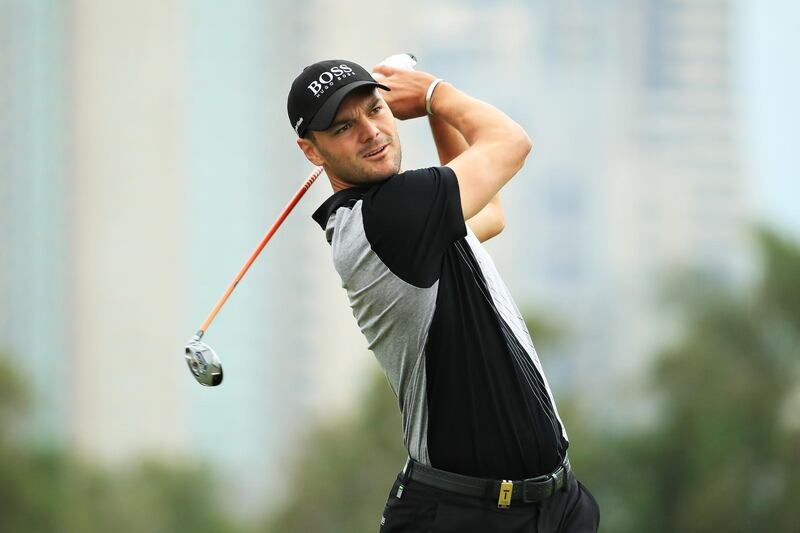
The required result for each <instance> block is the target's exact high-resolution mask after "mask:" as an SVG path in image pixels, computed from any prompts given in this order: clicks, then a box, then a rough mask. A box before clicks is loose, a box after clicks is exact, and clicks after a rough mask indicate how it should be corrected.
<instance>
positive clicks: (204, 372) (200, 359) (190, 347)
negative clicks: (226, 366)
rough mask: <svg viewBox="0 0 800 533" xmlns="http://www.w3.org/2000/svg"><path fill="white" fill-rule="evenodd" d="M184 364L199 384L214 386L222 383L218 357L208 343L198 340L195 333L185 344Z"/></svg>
mask: <svg viewBox="0 0 800 533" xmlns="http://www.w3.org/2000/svg"><path fill="white" fill-rule="evenodd" d="M186 364H187V365H189V370H191V371H192V375H193V376H194V378H195V379H196V380H197V382H198V383H199V384H200V385H205V386H206V387H214V386H216V385H219V384H220V383H222V363H220V362H219V357H217V354H216V353H214V350H212V349H211V347H210V346H209V345H208V344H206V343H204V342H200V338H199V337H198V336H197V335H195V336H194V337H192V340H190V341H189V342H188V343H187V344H186Z"/></svg>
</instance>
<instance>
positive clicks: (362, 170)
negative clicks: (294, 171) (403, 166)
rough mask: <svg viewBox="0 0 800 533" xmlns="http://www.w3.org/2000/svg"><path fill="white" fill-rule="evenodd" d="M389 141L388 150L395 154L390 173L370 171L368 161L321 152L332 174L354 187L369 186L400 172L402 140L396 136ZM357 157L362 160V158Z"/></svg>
mask: <svg viewBox="0 0 800 533" xmlns="http://www.w3.org/2000/svg"><path fill="white" fill-rule="evenodd" d="M388 141H390V142H391V144H390V145H389V146H388V147H387V149H389V148H391V149H392V152H393V153H392V155H391V158H392V165H391V170H390V171H389V172H388V173H387V171H380V170H370V168H369V167H370V163H369V162H368V161H363V160H360V161H359V160H355V159H353V158H343V157H339V156H337V154H334V153H327V152H326V151H323V150H320V152H322V155H323V156H325V160H326V161H327V163H328V166H329V167H330V170H331V172H332V173H333V174H334V175H336V177H338V178H339V179H340V180H342V181H343V182H345V183H349V184H351V185H354V186H360V185H369V184H372V183H377V182H380V181H383V180H385V179H387V178H389V177H391V176H393V175H395V174H397V173H398V172H400V163H401V161H402V159H403V154H402V149H401V147H400V139H399V138H398V137H397V135H396V134H395V136H394V137H390V138H389V139H388ZM318 149H319V148H318ZM356 157H359V158H360V157H361V156H356Z"/></svg>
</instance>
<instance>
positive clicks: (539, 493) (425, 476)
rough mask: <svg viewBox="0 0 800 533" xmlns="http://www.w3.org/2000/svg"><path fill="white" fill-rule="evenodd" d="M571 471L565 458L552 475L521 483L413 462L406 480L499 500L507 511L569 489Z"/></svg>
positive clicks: (411, 460)
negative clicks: (515, 505)
mask: <svg viewBox="0 0 800 533" xmlns="http://www.w3.org/2000/svg"><path fill="white" fill-rule="evenodd" d="M570 470H571V469H570V464H569V459H568V458H567V457H565V458H564V460H563V461H562V462H561V464H560V465H558V468H556V469H555V470H553V471H552V472H550V473H549V474H545V475H542V476H537V477H533V478H528V479H523V480H518V481H513V480H495V479H484V478H478V477H472V476H465V475H462V474H456V473H454V472H447V471H445V470H439V469H438V468H433V467H431V466H427V465H424V464H422V463H419V462H417V461H414V460H413V459H411V458H409V459H408V460H407V461H406V466H405V467H404V468H403V476H404V478H405V479H406V480H408V479H412V480H414V481H418V482H420V483H423V484H425V485H428V486H431V487H434V488H437V489H441V490H445V491H449V492H454V493H456V494H462V495H465V496H473V497H476V498H486V497H488V498H491V499H497V501H498V507H501V508H505V507H508V506H509V505H510V504H511V503H512V502H521V503H533V502H538V501H541V500H544V499H546V498H549V497H550V496H552V495H553V494H555V493H556V492H558V491H559V490H561V489H562V488H564V487H565V486H566V484H567V479H568V474H569V472H570Z"/></svg>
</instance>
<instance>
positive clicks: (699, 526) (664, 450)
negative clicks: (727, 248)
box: [567, 233, 800, 533]
mask: <svg viewBox="0 0 800 533" xmlns="http://www.w3.org/2000/svg"><path fill="white" fill-rule="evenodd" d="M761 245H762V250H763V258H764V265H763V275H762V278H761V280H760V282H759V283H758V284H757V285H756V286H755V287H753V289H752V291H751V292H749V293H745V294H736V293H733V292H731V291H730V290H728V289H726V288H725V287H723V286H721V285H718V284H715V283H714V282H713V280H709V279H708V278H698V279H695V280H693V281H691V280H690V281H688V282H685V284H684V288H683V291H681V293H680V297H679V298H677V300H678V301H680V302H683V303H684V305H685V306H684V308H683V316H684V317H686V324H685V329H684V332H683V335H682V336H681V338H680V339H679V340H678V342H676V343H675V344H673V345H671V346H669V347H667V349H665V350H664V351H663V353H662V354H661V356H660V357H659V358H658V362H657V365H656V366H655V368H654V371H653V374H652V382H653V387H654V389H655V390H657V391H658V392H659V394H660V398H661V407H662V410H661V418H660V419H659V424H658V425H657V426H656V427H655V429H653V430H651V431H647V432H640V433H629V434H627V435H617V436H608V435H595V436H591V435H586V436H584V440H583V441H582V440H575V441H574V442H576V443H577V446H579V447H586V446H590V447H591V448H592V449H593V450H597V451H599V453H598V454H597V455H596V456H595V457H592V458H588V459H589V460H588V461H586V463H583V464H582V468H584V469H579V471H580V472H582V473H584V474H585V475H586V479H588V480H589V482H588V483H589V485H590V486H596V487H599V489H598V490H597V492H598V493H599V494H598V499H599V500H600V504H601V507H603V510H604V511H606V516H605V517H604V524H605V527H606V529H607V530H608V531H615V532H622V533H625V532H631V533H633V532H640V531H648V532H653V533H659V532H664V533H667V532H674V531H681V532H685V533H695V532H697V533H701V532H707V531H725V532H730V533H737V532H751V531H771V532H790V531H797V524H798V523H800V508H798V506H797V502H798V501H800V431H798V428H797V427H791V426H789V425H787V424H786V423H785V422H784V419H785V417H784V416H782V415H783V413H785V412H786V405H787V401H788V400H789V399H790V398H791V397H792V394H794V393H795V391H797V390H798V387H799V386H800V373H799V372H798V371H799V370H800V313H798V311H799V310H800V284H799V283H798V280H800V274H798V273H800V249H798V248H797V247H796V246H792V245H790V244H789V243H787V242H786V241H785V240H782V239H780V238H778V237H776V236H775V235H772V234H769V233H763V234H762V236H761ZM567 424H568V427H570V428H574V427H576V426H575V424H574V423H573V424H570V422H569V421H567ZM572 437H573V439H574V437H575V434H574V430H573V431H572Z"/></svg>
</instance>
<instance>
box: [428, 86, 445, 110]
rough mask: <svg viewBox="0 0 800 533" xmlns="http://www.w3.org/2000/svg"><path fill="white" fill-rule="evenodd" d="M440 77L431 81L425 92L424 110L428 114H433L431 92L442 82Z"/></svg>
mask: <svg viewBox="0 0 800 533" xmlns="http://www.w3.org/2000/svg"><path fill="white" fill-rule="evenodd" d="M443 81H444V80H443V79H442V78H436V79H435V80H433V81H432V82H431V84H430V85H429V86H428V91H427V92H426V93H425V112H426V113H427V114H428V115H433V110H432V109H431V103H432V102H431V101H432V100H433V92H434V91H435V90H436V87H437V86H438V85H439V84H440V83H441V82H443Z"/></svg>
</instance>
